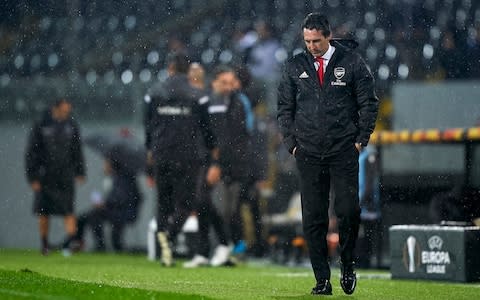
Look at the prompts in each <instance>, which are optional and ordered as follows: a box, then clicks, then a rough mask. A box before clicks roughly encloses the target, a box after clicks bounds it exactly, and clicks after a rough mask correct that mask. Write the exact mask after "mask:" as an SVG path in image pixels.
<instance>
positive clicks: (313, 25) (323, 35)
mask: <svg viewBox="0 0 480 300" xmlns="http://www.w3.org/2000/svg"><path fill="white" fill-rule="evenodd" d="M302 31H303V40H304V42H305V46H306V47H307V50H308V52H310V53H311V54H312V55H313V56H315V57H320V56H322V55H324V54H325V52H327V50H328V47H329V44H330V39H331V38H332V32H331V29H330V24H329V22H328V19H327V17H325V16H324V15H321V14H319V13H311V14H308V15H307V16H306V17H305V19H304V20H303V24H302Z"/></svg>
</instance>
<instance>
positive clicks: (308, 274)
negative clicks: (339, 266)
mask: <svg viewBox="0 0 480 300" xmlns="http://www.w3.org/2000/svg"><path fill="white" fill-rule="evenodd" d="M262 275H265V276H275V277H287V278H294V277H311V276H313V274H312V273H311V272H300V273H299V272H287V273H263V274H262ZM357 277H358V278H364V279H390V278H391V275H390V274H388V273H367V274H357Z"/></svg>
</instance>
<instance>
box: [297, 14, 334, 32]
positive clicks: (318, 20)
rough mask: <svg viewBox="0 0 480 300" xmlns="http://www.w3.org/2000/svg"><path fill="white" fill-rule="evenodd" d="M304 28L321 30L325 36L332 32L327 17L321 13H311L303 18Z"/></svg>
mask: <svg viewBox="0 0 480 300" xmlns="http://www.w3.org/2000/svg"><path fill="white" fill-rule="evenodd" d="M303 29H310V30H312V29H316V30H321V31H322V33H323V36H325V37H327V36H329V35H330V33H331V32H332V30H331V29H330V23H329V22H328V19H327V17H326V16H325V15H322V14H320V13H309V14H308V15H307V16H306V17H305V19H304V20H303V23H302V30H303Z"/></svg>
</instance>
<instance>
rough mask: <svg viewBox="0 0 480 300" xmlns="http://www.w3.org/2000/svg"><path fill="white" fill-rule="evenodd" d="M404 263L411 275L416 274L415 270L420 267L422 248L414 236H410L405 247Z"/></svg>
mask: <svg viewBox="0 0 480 300" xmlns="http://www.w3.org/2000/svg"><path fill="white" fill-rule="evenodd" d="M403 263H404V265H405V268H406V269H407V270H408V272H409V273H415V268H416V267H417V266H419V265H420V246H419V244H418V243H417V239H416V238H415V237H414V236H409V237H408V238H407V242H406V243H405V246H404V247H403Z"/></svg>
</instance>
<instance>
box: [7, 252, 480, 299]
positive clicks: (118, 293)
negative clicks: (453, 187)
mask: <svg viewBox="0 0 480 300" xmlns="http://www.w3.org/2000/svg"><path fill="white" fill-rule="evenodd" d="M357 273H358V276H359V283H358V286H357V290H356V291H355V293H354V294H353V295H351V296H347V295H345V294H344V293H343V291H342V289H341V288H340V285H339V282H338V280H339V273H338V270H335V269H334V270H333V274H332V283H333V296H329V297H327V298H329V299H369V300H374V299H382V300H384V299H408V300H412V299H432V300H439V299H449V300H450V299H455V300H459V299H468V300H474V299H480V284H478V283H475V284H459V283H449V282H430V281H410V280H391V279H390V278H389V276H388V272H385V271H370V270H369V271H366V270H358V272H357ZM313 285H314V279H313V274H312V272H311V270H310V269H307V268H287V267H281V266H274V265H260V264H246V265H241V266H237V267H224V268H223V267H222V268H199V269H183V268H182V267H181V265H180V264H178V265H177V267H174V268H164V267H162V266H160V264H159V263H157V262H150V261H147V259H146V257H145V256H136V255H113V254H90V253H82V254H77V255H73V256H72V257H68V258H65V257H63V256H62V255H61V254H60V253H58V252H57V253H55V252H54V253H52V254H51V255H50V256H48V257H43V256H41V255H40V254H39V251H38V250H5V249H0V299H2V300H3V299H314V298H317V297H313V296H310V295H309V291H310V289H311V288H312V287H313Z"/></svg>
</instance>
